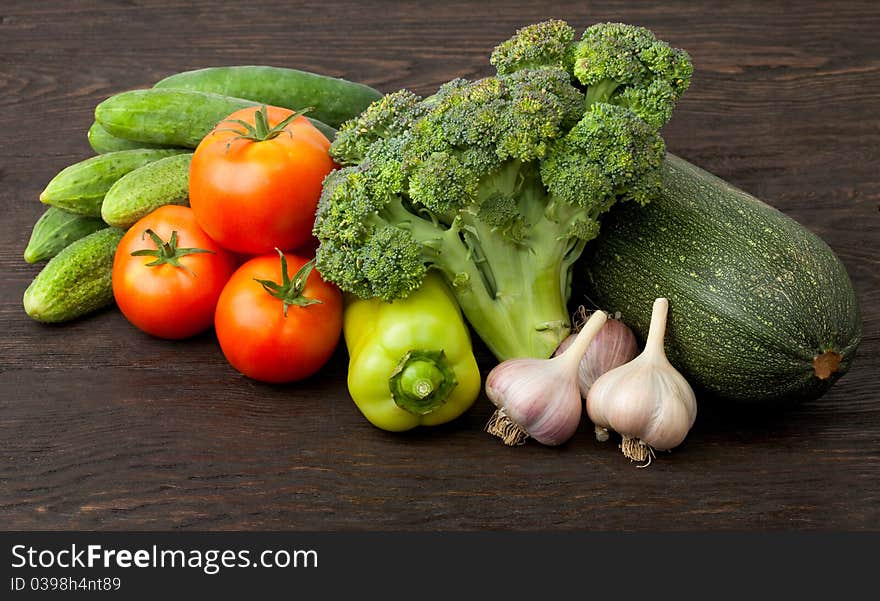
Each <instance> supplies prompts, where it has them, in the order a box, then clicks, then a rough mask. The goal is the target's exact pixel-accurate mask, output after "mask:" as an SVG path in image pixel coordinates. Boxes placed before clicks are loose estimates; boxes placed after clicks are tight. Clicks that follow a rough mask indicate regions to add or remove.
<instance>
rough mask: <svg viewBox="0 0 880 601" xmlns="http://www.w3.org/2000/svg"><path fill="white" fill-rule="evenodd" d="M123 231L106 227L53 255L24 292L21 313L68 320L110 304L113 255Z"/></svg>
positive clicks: (54, 320) (42, 318)
mask: <svg viewBox="0 0 880 601" xmlns="http://www.w3.org/2000/svg"><path fill="white" fill-rule="evenodd" d="M123 233H124V232H123V231H122V230H119V229H116V228H113V227H108V228H105V229H103V230H99V231H97V232H95V233H93V234H89V235H88V236H86V237H85V238H80V239H79V240H77V241H76V242H74V243H73V244H71V245H70V246H68V247H67V248H65V249H64V250H62V251H61V252H60V253H58V254H57V255H55V257H54V258H52V259H51V260H50V261H49V262H48V263H47V264H46V266H45V267H43V270H42V271H41V272H40V273H38V274H37V277H35V278H34V281H33V282H31V284H30V286H28V287H27V290H25V291H24V299H23V304H24V310H25V312H26V313H27V314H28V315H30V316H31V317H32V318H33V319H35V320H37V321H42V322H46V323H57V322H62V321H68V320H71V319H75V318H77V317H80V316H81V315H85V314H87V313H91V312H92V311H96V310H98V309H100V308H102V307H105V306H106V305H109V304H110V303H111V302H113V285H112V277H111V276H112V272H113V256H114V254H115V253H116V247H117V246H118V245H119V241H120V240H121V239H122V236H123Z"/></svg>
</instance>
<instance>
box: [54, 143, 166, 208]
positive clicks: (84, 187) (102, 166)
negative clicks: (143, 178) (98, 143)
mask: <svg viewBox="0 0 880 601" xmlns="http://www.w3.org/2000/svg"><path fill="white" fill-rule="evenodd" d="M181 152H184V151H183V150H180V149H173V148H167V149H161V148H155V149H146V148H139V149H134V150H119V151H117V152H108V153H107V154H101V155H98V156H95V157H91V158H88V159H86V160H84V161H80V162H79V163H75V164H73V165H70V166H69V167H66V168H65V169H62V170H61V172H59V173H58V175H56V176H55V177H53V178H52V181H50V182H49V183H48V185H46V189H45V190H43V192H42V194H40V201H41V202H43V203H44V204H47V205H52V206H53V207H58V208H59V209H64V210H65V211H69V212H70V213H76V214H77V215H90V216H92V217H100V216H101V202H102V201H103V200H104V195H105V194H106V193H107V191H108V190H109V189H110V186H112V185H113V184H114V183H116V180H118V179H119V178H120V177H122V176H123V175H125V174H126V173H129V172H130V171H134V170H135V169H137V168H138V167H143V166H144V165H146V164H148V163H152V162H153V161H158V160H159V159H164V158H165V157H169V156H172V155H175V154H180V153H181Z"/></svg>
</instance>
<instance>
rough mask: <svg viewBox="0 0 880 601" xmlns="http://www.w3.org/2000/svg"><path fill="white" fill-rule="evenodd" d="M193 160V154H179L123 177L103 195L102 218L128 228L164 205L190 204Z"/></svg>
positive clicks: (112, 223) (111, 223) (113, 224)
mask: <svg viewBox="0 0 880 601" xmlns="http://www.w3.org/2000/svg"><path fill="white" fill-rule="evenodd" d="M190 161H192V153H186V154H178V155H175V156H171V157H165V158H164V159H159V160H158V161H156V162H155V163H150V164H149V165H144V166H143V167H140V168H139V169H135V170H134V171H132V172H130V173H127V174H125V175H123V176H122V177H121V178H119V180H117V182H116V183H115V184H113V186H112V187H111V188H110V190H109V191H108V192H107V195H106V196H104V203H103V204H102V205H101V217H103V218H104V221H106V222H107V223H109V224H110V225H112V226H115V227H119V228H123V229H128V228H129V227H131V226H132V225H133V224H134V223H135V222H136V221H137V220H138V219H140V218H141V217H143V216H145V215H147V214H149V213H151V212H152V211H154V210H155V209H158V208H159V207H161V206H163V205H169V204H174V205H188V204H189V164H190Z"/></svg>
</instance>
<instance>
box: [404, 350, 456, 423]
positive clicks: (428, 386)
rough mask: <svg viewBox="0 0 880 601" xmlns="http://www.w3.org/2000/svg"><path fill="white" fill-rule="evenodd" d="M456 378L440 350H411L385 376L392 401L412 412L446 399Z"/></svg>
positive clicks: (429, 408) (433, 407) (429, 409)
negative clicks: (388, 374) (388, 376)
mask: <svg viewBox="0 0 880 601" xmlns="http://www.w3.org/2000/svg"><path fill="white" fill-rule="evenodd" d="M457 383H458V382H457V381H456V379H455V373H454V372H453V371H452V368H450V367H449V363H448V362H447V361H446V356H445V354H444V353H443V351H428V350H421V349H417V350H411V351H409V352H407V353H406V354H405V355H404V356H403V357H402V358H401V360H400V363H398V364H397V367H396V368H395V369H394V371H393V372H392V374H391V377H390V378H389V380H388V385H389V388H390V389H391V396H392V398H393V399H394V402H395V404H396V405H397V406H398V407H400V408H401V409H403V410H404V411H409V412H410V413H412V414H413V415H427V414H428V413H431V412H432V411H435V410H436V409H437V408H438V407H440V406H441V405H443V404H444V403H445V402H446V399H447V398H448V397H449V394H450V393H451V392H452V390H453V389H454V388H455V386H456V384H457Z"/></svg>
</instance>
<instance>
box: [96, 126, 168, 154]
mask: <svg viewBox="0 0 880 601" xmlns="http://www.w3.org/2000/svg"><path fill="white" fill-rule="evenodd" d="M88 138H89V146H91V147H92V150H94V151H95V152H97V153H98V154H106V153H108V152H116V151H117V150H133V149H135V148H167V146H162V145H159V144H147V143H146V142H132V141H131V140H126V139H125V138H117V137H116V136H114V135H112V134H111V133H110V132H108V131H107V130H106V129H104V128H103V127H101V126H100V125H99V124H98V123H97V122H95V123H92V126H91V127H90V128H89V133H88Z"/></svg>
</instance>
